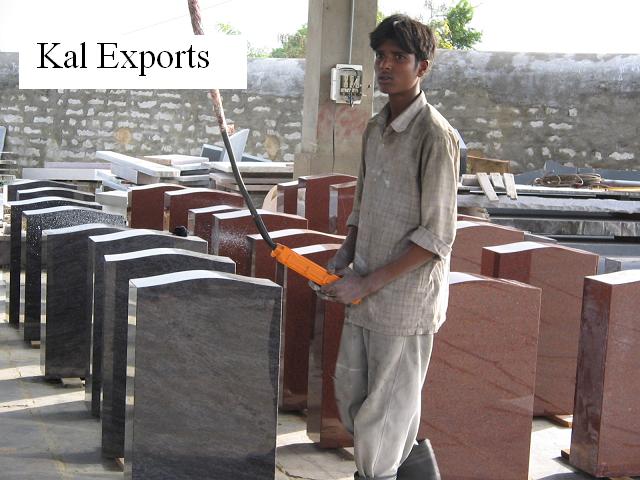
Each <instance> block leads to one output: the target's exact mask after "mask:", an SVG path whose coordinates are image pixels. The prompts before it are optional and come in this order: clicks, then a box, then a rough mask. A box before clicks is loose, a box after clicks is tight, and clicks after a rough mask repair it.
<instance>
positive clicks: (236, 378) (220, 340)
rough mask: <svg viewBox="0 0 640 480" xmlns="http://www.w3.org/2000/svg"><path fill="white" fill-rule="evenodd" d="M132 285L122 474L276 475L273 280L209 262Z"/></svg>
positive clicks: (244, 478) (240, 478)
mask: <svg viewBox="0 0 640 480" xmlns="http://www.w3.org/2000/svg"><path fill="white" fill-rule="evenodd" d="M130 285H131V291H130V294H129V326H130V330H129V336H128V352H129V355H128V359H127V369H128V371H129V372H131V375H132V376H131V377H128V378H127V413H126V424H125V478H127V479H136V480H137V479H145V480H146V479H150V478H172V479H179V480H180V479H194V478H211V479H234V480H256V479H272V478H274V472H275V468H276V465H275V445H276V425H277V397H278V350H279V327H280V313H281V312H280V303H281V291H280V287H278V286H277V285H275V284H273V283H272V282H270V281H268V280H262V279H249V278H246V277H239V276H236V275H231V274H224V273H217V272H206V271H189V272H181V273H173V274H168V275H161V276H158V277H148V278H144V279H137V280H132V281H131V284H130ZM176 332H180V334H179V335H177V334H175V333H176Z"/></svg>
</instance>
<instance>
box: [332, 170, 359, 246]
mask: <svg viewBox="0 0 640 480" xmlns="http://www.w3.org/2000/svg"><path fill="white" fill-rule="evenodd" d="M357 183H358V182H355V181H354V182H346V183H338V184H337V185H331V186H329V231H330V232H331V233H337V234H338V235H346V234H347V218H349V215H351V210H353V197H354V195H355V193H356V185H357Z"/></svg>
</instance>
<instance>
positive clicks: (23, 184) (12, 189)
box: [6, 179, 78, 202]
mask: <svg viewBox="0 0 640 480" xmlns="http://www.w3.org/2000/svg"><path fill="white" fill-rule="evenodd" d="M43 187H51V188H70V189H71V190H77V189H78V186H77V185H73V184H72V183H63V182H55V181H53V180H27V179H22V180H16V181H15V182H13V183H11V184H9V185H7V186H6V189H7V201H8V202H15V201H16V200H17V199H18V190H28V189H30V188H43Z"/></svg>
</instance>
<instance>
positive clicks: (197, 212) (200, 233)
mask: <svg viewBox="0 0 640 480" xmlns="http://www.w3.org/2000/svg"><path fill="white" fill-rule="evenodd" d="M237 210H240V207H233V206H231V205H214V206H213V207H201V208H192V209H190V210H189V212H188V213H187V231H188V232H189V235H195V236H196V237H200V238H202V239H203V240H206V241H207V242H209V241H210V240H211V229H212V228H213V214H214V213H227V212H235V211H237Z"/></svg>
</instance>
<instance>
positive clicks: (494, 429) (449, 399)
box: [418, 272, 541, 480]
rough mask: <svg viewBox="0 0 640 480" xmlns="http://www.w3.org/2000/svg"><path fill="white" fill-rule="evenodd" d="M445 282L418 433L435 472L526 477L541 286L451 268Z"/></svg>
mask: <svg viewBox="0 0 640 480" xmlns="http://www.w3.org/2000/svg"><path fill="white" fill-rule="evenodd" d="M449 288H450V295H449V308H448V310H447V320H446V322H445V323H444V325H442V327H441V328H440V330H439V332H438V333H437V335H436V340H435V343H434V347H433V353H432V357H431V361H430V365H429V371H428V374H427V380H426V383H425V386H424V389H423V393H422V416H421V427H420V432H419V434H418V436H419V438H425V437H426V438H430V440H431V442H432V444H433V447H434V450H435V453H436V457H437V459H438V465H439V467H440V472H441V475H442V478H446V479H459V480H461V479H469V478H477V479H489V478H490V479H492V480H522V479H525V478H527V476H528V472H529V447H530V443H531V416H532V414H533V397H534V389H535V371H536V350H537V345H538V324H539V319H540V294H541V292H540V289H539V288H536V287H532V286H530V285H525V284H522V283H519V282H515V281H512V280H500V279H493V278H488V277H483V276H481V275H472V274H465V273H456V272H452V273H451V276H450V281H449Z"/></svg>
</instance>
